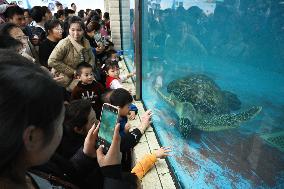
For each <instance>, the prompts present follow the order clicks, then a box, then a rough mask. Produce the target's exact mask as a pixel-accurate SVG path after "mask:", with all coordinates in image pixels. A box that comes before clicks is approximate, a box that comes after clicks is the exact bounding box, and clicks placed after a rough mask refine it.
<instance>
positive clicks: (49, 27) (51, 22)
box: [44, 19, 62, 33]
mask: <svg viewBox="0 0 284 189" xmlns="http://www.w3.org/2000/svg"><path fill="white" fill-rule="evenodd" d="M58 25H60V26H61V22H60V21H59V20H57V19H55V20H48V21H47V22H46V23H45V24H44V28H45V31H46V33H49V31H51V30H52V29H53V28H55V27H56V26H58ZM61 27H62V26H61Z"/></svg>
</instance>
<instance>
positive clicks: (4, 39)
mask: <svg viewBox="0 0 284 189" xmlns="http://www.w3.org/2000/svg"><path fill="white" fill-rule="evenodd" d="M22 45H23V44H22V43H21V42H20V41H19V40H17V39H14V38H13V37H11V36H6V35H0V49H11V50H16V48H17V47H19V46H22Z"/></svg>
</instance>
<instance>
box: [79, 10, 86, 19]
mask: <svg viewBox="0 0 284 189" xmlns="http://www.w3.org/2000/svg"><path fill="white" fill-rule="evenodd" d="M78 16H79V17H80V18H84V17H85V11H84V10H79V12H78Z"/></svg>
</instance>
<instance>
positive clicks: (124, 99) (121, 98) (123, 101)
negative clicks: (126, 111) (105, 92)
mask: <svg viewBox="0 0 284 189" xmlns="http://www.w3.org/2000/svg"><path fill="white" fill-rule="evenodd" d="M109 100H110V103H111V104H112V105H114V106H119V107H120V108H123V107H124V106H125V105H127V104H129V103H131V102H132V101H133V98H132V96H131V94H130V93H129V92H128V91H127V90H125V89H123V88H118V89H115V90H113V92H112V94H111V95H110V97H109Z"/></svg>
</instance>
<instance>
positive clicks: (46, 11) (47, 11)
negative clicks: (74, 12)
mask: <svg viewBox="0 0 284 189" xmlns="http://www.w3.org/2000/svg"><path fill="white" fill-rule="evenodd" d="M42 9H43V10H44V11H45V13H51V11H50V10H49V8H48V7H47V6H42Z"/></svg>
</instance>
